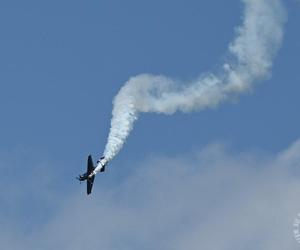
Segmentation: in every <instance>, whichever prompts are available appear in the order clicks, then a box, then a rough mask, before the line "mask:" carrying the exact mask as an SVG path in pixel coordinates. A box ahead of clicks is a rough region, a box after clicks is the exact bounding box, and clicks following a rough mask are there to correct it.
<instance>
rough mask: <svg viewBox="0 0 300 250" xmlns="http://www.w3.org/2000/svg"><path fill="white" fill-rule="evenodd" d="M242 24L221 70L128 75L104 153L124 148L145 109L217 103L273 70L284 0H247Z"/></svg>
mask: <svg viewBox="0 0 300 250" xmlns="http://www.w3.org/2000/svg"><path fill="white" fill-rule="evenodd" d="M243 2H244V4H245V11H244V16H243V24H242V25H241V26H240V27H238V28H237V29H236V37H235V39H234V41H233V42H232V43H231V44H230V45H229V52H230V54H231V55H232V57H233V58H232V60H230V61H229V62H226V63H225V64H224V65H223V69H222V73H220V74H218V75H216V74H212V73H211V74H208V75H206V76H202V77H199V78H198V79H197V80H195V81H193V82H190V83H179V82H177V81H175V80H173V79H171V78H168V77H165V76H155V75H150V74H142V75H138V76H135V77H132V78H130V79H129V80H128V81H127V82H126V83H125V84H124V86H123V87H122V88H121V90H120V91H119V93H118V94H117V96H116V97H115V99H114V103H113V104H114V107H113V112H112V120H111V129H110V133H109V136H108V142H107V145H106V147H105V151H104V155H105V157H106V160H107V161H109V160H111V159H112V158H113V157H114V156H115V155H116V154H117V153H118V152H119V150H120V149H121V148H122V146H123V144H124V142H125V140H126V138H127V137H128V135H129V134H130V132H131V130H132V128H133V124H134V122H135V120H137V118H138V115H139V113H141V112H155V113H163V114H169V115H170V114H173V113H174V112H176V111H182V112H191V111H198V110H202V109H204V108H208V107H213V106H216V105H218V104H220V103H221V102H223V101H225V100H227V99H229V98H232V97H233V96H236V95H238V94H241V93H243V92H246V91H248V90H249V89H250V87H251V85H252V84H253V82H254V81H257V80H262V79H264V78H266V77H268V76H269V74H270V70H271V67H272V60H273V57H274V55H275V54H276V52H277V50H278V48H279V47H280V45H281V41H282V36H283V25H284V22H285V12H284V9H283V7H282V5H281V1H280V0H243Z"/></svg>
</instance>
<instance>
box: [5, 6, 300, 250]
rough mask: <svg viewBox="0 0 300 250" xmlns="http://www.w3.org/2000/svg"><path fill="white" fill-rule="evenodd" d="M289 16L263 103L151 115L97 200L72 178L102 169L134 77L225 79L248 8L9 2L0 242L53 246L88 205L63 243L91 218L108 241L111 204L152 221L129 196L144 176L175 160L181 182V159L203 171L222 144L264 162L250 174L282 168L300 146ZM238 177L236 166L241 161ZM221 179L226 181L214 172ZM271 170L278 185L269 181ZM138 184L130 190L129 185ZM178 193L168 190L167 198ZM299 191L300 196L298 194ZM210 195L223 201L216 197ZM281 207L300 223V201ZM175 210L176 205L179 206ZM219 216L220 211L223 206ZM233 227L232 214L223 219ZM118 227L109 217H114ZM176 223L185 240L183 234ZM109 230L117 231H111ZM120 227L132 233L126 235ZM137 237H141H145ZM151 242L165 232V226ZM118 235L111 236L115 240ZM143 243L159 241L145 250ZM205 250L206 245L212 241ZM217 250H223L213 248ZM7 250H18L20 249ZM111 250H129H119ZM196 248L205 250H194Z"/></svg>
mask: <svg viewBox="0 0 300 250" xmlns="http://www.w3.org/2000/svg"><path fill="white" fill-rule="evenodd" d="M284 4H285V7H286V8H287V12H288V22H287V24H286V27H285V35H284V41H283V44H282V47H281V49H280V51H279V53H278V55H277V56H276V59H275V62H274V67H273V70H272V76H271V78H270V79H268V80H266V81H263V82H262V83H260V84H258V85H257V86H256V87H255V89H254V91H253V92H252V93H250V94H245V95H242V96H241V97H240V98H239V100H238V101H237V102H229V103H225V104H223V105H221V106H219V107H218V108H216V109H208V110H205V111H202V112H196V113H190V114H180V113H178V114H175V115H173V116H163V115H157V114H142V115H141V118H140V119H139V121H138V122H137V123H136V126H135V129H134V131H133V132H132V134H131V135H130V137H129V139H128V141H127V143H126V145H125V147H124V148H123V149H122V151H121V152H120V154H119V155H118V156H117V157H116V158H115V159H114V161H113V162H111V163H110V165H109V171H108V172H107V174H106V175H105V176H101V177H100V176H99V177H98V176H97V179H96V182H95V192H94V194H93V196H92V197H91V198H89V199H87V198H86V197H84V187H83V186H82V185H81V186H79V185H78V183H77V182H75V179H74V178H75V176H76V175H77V174H78V173H80V172H82V171H83V170H84V169H85V164H86V157H87V155H88V154H90V153H92V154H93V155H94V156H95V157H99V156H101V154H102V151H103V148H104V146H105V143H106V139H107V136H108V132H109V127H110V118H111V110H112V99H113V97H114V96H115V95H116V94H117V92H118V90H119V89H120V88H121V86H122V85H123V83H124V82H126V81H127V79H128V78H129V77H130V76H134V75H137V74H140V73H153V74H164V75H167V76H171V77H174V78H178V79H183V80H190V79H193V78H195V77H197V76H198V75H199V74H200V73H203V72H207V71H211V70H213V71H214V70H217V69H218V67H219V66H220V65H221V64H222V62H223V61H224V58H226V56H227V54H226V53H227V47H228V44H229V42H230V41H231V40H232V38H233V36H234V27H236V26H238V25H239V24H240V23H241V15H242V7H243V5H242V4H241V2H240V1H237V0H228V1H226V2H225V1H223V2H221V3H220V1H216V0H212V1H194V0H189V1H182V0H175V1H174V0H172V1H171V0H165V1H157V0H153V1H144V0H142V1H141V0H139V1H138V0H129V1H120V0H119V1H116V0H113V1H106V0H102V1H86V2H84V1H64V0H63V1H51V2H47V3H46V2H43V1H2V2H1V3H0V31H1V39H0V45H1V46H0V82H1V85H0V86H1V92H0V112H1V115H2V119H1V130H0V138H1V142H0V156H1V162H0V166H1V170H2V173H4V174H2V177H1V184H0V185H1V192H0V201H1V203H2V204H3V206H1V209H0V224H2V225H5V227H6V228H7V229H6V232H5V234H4V233H3V232H2V233H3V234H2V235H4V236H2V240H3V241H5V242H7V244H10V243H11V238H12V239H13V238H14V237H15V236H17V237H16V238H17V240H16V242H17V243H16V249H17V248H18V244H20V245H22V244H21V242H23V240H24V239H25V238H29V239H30V238H31V237H33V238H34V236H41V235H40V233H41V232H37V228H39V227H42V228H43V230H42V231H45V232H48V231H49V232H52V233H53V229H52V228H51V227H54V226H58V225H59V223H58V222H57V221H58V220H59V218H61V217H63V215H64V214H65V211H66V209H69V208H70V207H72V206H79V208H77V210H76V211H77V212H72V213H71V215H69V216H67V217H68V219H67V220H66V221H65V225H64V226H62V228H64V230H65V231H62V233H61V234H60V235H61V237H62V239H61V241H63V242H64V243H63V244H62V245H64V246H65V249H69V248H70V249H72V248H71V245H68V244H67V242H69V241H70V240H71V238H72V237H70V236H69V233H67V231H69V230H70V227H71V226H72V223H71V221H73V220H74V221H76V220H78V221H84V218H85V215H86V213H88V212H91V213H94V215H88V218H89V219H91V220H94V219H95V220H96V221H98V220H99V223H95V225H94V227H93V230H95V231H96V232H97V230H99V232H100V231H101V230H102V228H101V224H100V222H101V219H103V217H102V215H101V214H98V213H97V209H98V208H99V206H100V205H99V204H101V201H103V199H104V203H105V204H107V208H110V210H112V211H115V210H116V211H119V210H122V209H124V207H123V206H125V207H127V208H128V207H129V208H128V209H129V210H127V212H128V214H129V215H128V216H129V218H130V216H132V214H131V213H132V211H142V212H144V213H145V215H147V214H148V213H149V211H148V209H143V208H139V207H138V205H137V204H138V203H139V202H141V204H143V205H144V206H145V207H146V206H148V205H149V204H148V203H147V202H145V201H144V199H145V197H143V196H142V195H140V194H136V193H135V192H133V194H134V195H133V196H132V197H131V196H130V195H129V194H127V193H126V192H124V191H123V190H126V191H128V192H132V190H131V189H133V190H136V189H139V185H141V182H140V181H139V178H138V176H139V173H136V171H137V169H145V171H149V170H147V169H148V168H150V169H151V168H152V166H151V164H150V163H153V162H155V161H158V162H157V165H158V166H161V167H163V164H162V163H163V162H164V161H166V162H167V164H166V165H167V167H166V168H167V169H168V170H170V171H172V170H171V169H172V168H170V167H169V165H170V164H173V162H172V158H175V159H179V161H180V159H181V161H182V162H184V163H189V160H187V159H186V158H188V159H189V158H193V157H194V158H197V157H196V156H195V155H198V154H201V153H199V152H202V154H206V153H203V152H207V151H206V149H207V148H210V146H208V145H211V144H215V143H216V144H218V145H219V144H220V145H223V146H224V145H227V146H225V147H229V149H228V151H229V152H227V151H226V150H225V153H224V155H223V156H222V157H223V158H224V159H228V158H231V157H233V158H236V157H239V154H240V152H248V153H249V152H251V154H255V156H252V157H253V158H254V159H255V161H254V162H258V163H257V166H256V165H255V164H253V165H251V164H250V165H251V168H250V169H251V170H249V171H250V172H251V174H252V172H253V171H254V170H253V169H257V168H258V167H259V166H260V165H263V164H262V163H263V162H264V161H265V158H271V159H272V160H273V161H276V159H277V157H278V155H277V154H279V155H280V154H281V153H280V152H282V151H284V150H287V148H290V147H291V145H292V144H293V143H294V142H295V141H297V139H298V138H299V127H300V118H299V111H298V107H299V105H300V99H299V98H298V93H299V90H300V89H299V84H298V83H299V80H300V79H299V74H298V68H299V63H298V55H299V53H300V43H299V32H298V29H299V28H298V26H299V23H300V15H299V11H300V4H299V2H297V1H292V0H290V1H285V2H284ZM223 146H221V147H223ZM217 152H219V150H217ZM221 152H223V151H222V150H221ZM248 153H247V154H248ZM261 155H263V156H261ZM200 158H201V157H200ZM207 158H209V159H210V155H209V154H208V155H207V157H206V158H205V157H204V159H205V160H200V162H198V160H197V161H196V162H197V163H199V169H198V170H197V171H200V172H201V171H202V170H201V169H202V168H204V165H205V164H203V162H204V163H210V160H207ZM223 158H222V159H223ZM153 159H154V160H153ZM166 159H167V160H166ZM197 159H198V158H197ZM247 159H248V158H247ZM289 161H290V158H289ZM220 162H221V161H220ZM174 164H175V163H174ZM293 164H294V163H293ZM190 165H191V167H190V168H189V167H188V166H185V168H184V169H185V171H187V172H188V174H187V176H188V177H190V176H192V174H191V172H193V168H195V167H196V165H197V164H196V163H195V164H192V163H191V164H190ZM226 165H228V166H230V164H226ZM234 165H235V166H238V165H239V164H237V163H236V162H235V164H234ZM241 165H243V164H241ZM246 165H247V164H246ZM271 165H272V164H271ZM275 165H276V164H275ZM279 165H283V166H284V165H285V164H283V163H280V164H279ZM146 166H147V167H148V168H147V167H146ZM247 167H248V165H247V166H245V169H247ZM241 168H243V166H241ZM154 169H156V173H157V176H154V177H153V176H152V175H151V174H150V177H149V176H148V175H147V176H146V180H148V179H150V180H151V181H150V183H151V185H155V183H158V186H160V184H161V182H163V180H162V179H163V177H164V176H165V173H164V171H163V170H161V171H162V172H161V171H160V170H157V168H154ZM203 171H204V170H203ZM211 171H212V172H211V173H214V174H216V175H217V176H222V175H220V172H219V171H217V170H215V171H216V172H214V170H211ZM230 171H232V172H233V173H235V171H236V170H235V169H234V170H232V168H230V169H228V172H230ZM245 171H246V170H245ZM268 171H269V172H270V174H271V175H272V176H273V172H272V170H268ZM150 172H151V171H150ZM221 172H222V171H221ZM224 172H225V173H226V171H224ZM242 172H243V171H242ZM246 172H247V171H246ZM287 172H288V174H287V175H291V176H293V174H295V173H294V172H293V171H291V172H290V171H287ZM230 173H231V172H230ZM251 174H250V175H251ZM253 175H255V174H253ZM295 175H297V174H295ZM160 176H162V177H161V178H160ZM179 176H180V172H179V173H178V172H177V171H176V174H175V177H174V181H177V178H179ZM226 176H227V175H226V174H225V177H224V178H225V179H226ZM237 176H244V174H241V175H238V174H237ZM153 178H154V179H153ZM156 178H158V181H157V180H156ZM220 178H221V177H220ZM228 178H229V177H228ZM255 178H256V177H254V179H255ZM274 178H275V179H276V178H278V177H277V176H275V177H274ZM282 178H283V177H282ZM291 178H294V177H291ZM279 179H280V178H279ZM283 179H284V178H283ZM200 180H201V181H202V180H203V179H202V177H199V181H200ZM210 180H212V182H211V184H209V183H208V184H207V185H206V186H205V188H208V189H209V188H210V187H211V186H210V185H213V184H214V183H215V182H214V181H213V178H211V179H210ZM228 180H229V181H230V178H229V179H228ZM276 180H277V179H276ZM286 180H290V179H289V178H287V179H284V181H286ZM284 181H282V182H283V183H285V182H284ZM128 182H130V185H129V186H128V185H127V184H126V183H128ZM195 182H197V181H195ZM120 183H121V184H120ZM124 183H125V184H124ZM153 183H154V184H153ZM171 183H172V182H171V181H168V182H167V184H168V185H171ZM122 185H123V186H122ZM134 185H136V186H134ZM168 185H166V186H164V185H163V186H162V188H163V189H164V190H167V191H165V192H163V194H165V195H171V194H172V193H169V192H172V190H169V186H168ZM239 185H240V184H239V183H238V184H235V186H234V187H235V188H237V189H238V188H239V187H240V186H239ZM241 185H242V184H241ZM261 185H262V186H263V184H261ZM270 185H271V186H272V184H270ZM295 185H296V184H295ZM297 185H299V184H297ZM297 185H296V186H297ZM124 186H125V188H124V189H122V187H124ZM216 186H217V187H220V188H222V186H219V185H217V184H216ZM242 187H244V186H242ZM280 187H281V186H280ZM282 187H284V185H282ZM197 188H201V187H200V186H199V187H197ZM276 188H278V187H275V190H276ZM241 189H242V190H244V189H243V188H241ZM245 189H246V191H247V188H246V187H245ZM103 190H104V191H107V193H108V194H107V193H105V192H104V191H103ZM110 190H112V191H110ZM141 190H146V191H145V192H147V190H148V189H147V188H146V187H144V186H143V187H142V188H141ZM168 190H169V191H168ZM188 190H193V188H192V187H190V188H188ZM293 190H294V189H293V188H292V187H291V188H289V189H288V192H293ZM136 192H137V191H136ZM149 192H150V194H149V195H153V196H154V198H153V200H154V201H155V202H159V201H157V199H158V198H155V197H156V195H159V192H158V191H156V189H155V191H153V193H151V191H149ZM266 193H267V191H266ZM182 194H183V195H184V194H185V193H184V192H183V193H182ZM200 194H201V192H200ZM209 194H211V195H220V196H221V195H222V193H218V192H216V193H214V192H212V193H209ZM258 194H259V193H256V194H255V195H253V199H254V201H262V200H263V198H262V197H258ZM110 195H111V196H110ZM194 195H196V191H195V193H194V194H193V195H192V196H194ZM231 195H232V197H236V196H234V194H231ZM256 195H257V199H255V197H256ZM291 195H292V194H291ZM102 196H105V197H106V198H102ZM107 197H108V198H107ZM122 197H123V198H124V197H126V198H128V199H129V200H130V201H131V202H132V204H133V205H128V204H127V202H124V201H123V202H124V205H122V204H119V203H118V201H116V200H117V199H116V198H120V199H121V200H122ZM146 197H147V196H146ZM237 197H240V196H239V195H237ZM192 198H193V199H194V197H192ZM192 198H191V199H192ZM199 199H202V201H203V202H204V203H205V202H208V201H209V200H210V199H212V198H211V197H210V196H209V195H207V196H206V195H205V197H203V198H199ZM158 200H159V199H158ZM110 201H112V202H110ZM280 201H282V200H280ZM284 201H285V202H291V203H292V204H293V206H294V207H293V208H294V209H293V208H290V210H291V211H293V212H294V213H291V214H289V213H288V212H287V213H286V214H287V215H289V216H291V217H293V216H296V215H297V212H300V204H299V203H297V202H298V201H294V200H293V199H291V200H284ZM292 201H293V202H294V203H293V202H292ZM81 202H82V203H84V204H81ZM173 202H174V200H172V201H170V204H173ZM185 202H187V203H188V201H185ZM224 202H225V201H224ZM218 204H219V203H218ZM222 204H223V203H221V202H220V204H219V205H220V206H222ZM233 204H235V203H234V202H233ZM197 205H199V206H200V204H198V203H197ZM149 206H150V205H149ZM166 206H167V205H166ZM208 207H209V206H208ZM250 207H251V206H250ZM130 208H132V209H130ZM99 209H100V208H99ZM101 209H104V208H103V207H101ZM114 209H115V210H114ZM139 209H140V210H139ZM297 209H298V210H299V211H297ZM267 210H268V209H267V208H266V211H267ZM290 210H288V211H290ZM176 211H177V210H176ZM188 211H189V207H188V206H187V207H185V206H183V207H182V208H180V212H178V213H179V214H180V215H181V214H185V213H188ZM201 211H202V210H201ZM176 213H177V212H175V214H176ZM116 214H117V215H118V216H120V217H121V218H119V219H120V220H124V221H126V220H127V219H128V218H127V217H126V214H124V217H123V216H122V214H120V213H119V212H116ZM151 214H152V213H151ZM152 215H153V214H152ZM210 215H211V216H213V214H210ZM229 215H231V214H230V213H229V214H228V213H224V216H229ZM72 216H74V217H72ZM153 216H154V215H153ZM163 216H164V214H163ZM231 216H234V215H231ZM113 217H114V213H113V212H112V213H111V214H110V215H109V216H108V218H113ZM175 217H176V216H175ZM126 218H127V219H126ZM171 218H173V217H171ZM6 220H8V222H7V221H6ZM206 220H207V221H206V225H209V218H206ZM62 221H63V220H62ZM147 221H148V220H146V222H145V223H148V222H147ZM149 223H150V222H149ZM174 223H175V224H174V227H176V225H177V224H176V223H177V222H176V221H175V222H174ZM226 223H229V222H228V221H224V222H223V224H222V225H223V226H224V227H225V226H226V225H227V224H226ZM166 224H167V222H166ZM105 225H109V222H106V224H105ZM122 225H124V230H125V231H126V225H127V224H126V222H124V224H122ZM164 225H165V224H164ZM164 225H161V227H160V228H163V229H162V230H165V231H167V232H171V229H168V228H166V229H164V228H165V227H164ZM76 226H78V227H80V226H79V225H76ZM98 227H99V228H98ZM133 227H135V228H137V227H139V225H137V224H134V226H133ZM187 227H188V226H187ZM254 227H255V226H254ZM151 228H152V227H151ZM193 229H194V228H193ZM51 230H52V231H51ZM82 230H83V231H84V230H88V225H87V224H86V223H83V226H82ZM152 230H153V231H155V230H156V228H155V226H153V228H152ZM117 231H118V235H119V237H121V238H122V239H123V241H124V242H123V241H122V246H123V249H124V248H125V249H127V248H128V249H129V248H130V247H131V248H130V249H136V248H138V247H139V246H140V245H143V239H144V238H143V236H142V235H141V236H140V237H141V238H140V240H138V241H136V242H135V241H134V239H133V238H132V237H131V236H129V235H128V232H127V233H126V234H124V235H123V237H122V232H123V231H122V230H117ZM195 231H196V230H195ZM108 232H109V233H111V234H114V232H115V230H113V229H110V230H108ZM132 232H135V230H133V231H132ZM64 233H66V237H65V238H66V240H65V241H64V240H63V238H64V237H63V235H64ZM76 233H78V236H76V237H79V238H80V234H81V233H82V232H81V231H80V230H78V232H76ZM146 234H147V233H146V232H145V235H146ZM28 235H30V237H27V236H28ZM46 235H48V233H44V234H43V236H42V238H43V237H45V238H47V237H46ZM83 235H84V236H83V237H82V239H83V241H80V240H77V241H76V242H77V243H78V244H79V245H81V244H83V242H84V240H86V239H85V234H83ZM170 235H172V234H171V233H170ZM69 237H70V238H69ZM106 237H108V238H109V237H110V235H108V236H106ZM144 237H145V238H147V237H146V236H144ZM241 238H242V237H241ZM111 239H112V238H111ZM147 239H148V238H147ZM149 239H151V237H150V238H149ZM44 241H45V242H47V244H48V245H47V246H48V247H49V246H51V244H50V243H49V242H48V240H46V239H45V240H44ZM145 242H148V241H147V240H146V239H145ZM158 242H159V243H161V245H159V243H157V244H158V245H155V247H156V248H157V247H158V248H159V249H163V248H165V249H172V245H173V244H172V237H171V236H170V238H169V240H168V243H166V244H165V243H164V241H158ZM42 243H43V242H40V244H42ZM26 244H27V245H28V249H34V246H33V245H31V243H30V242H27V243H26ZM182 244H183V243H182ZM195 244H197V246H199V244H200V245H201V242H196V243H195ZM205 244H209V243H205ZM99 245H101V243H99ZM108 245H109V244H108ZM178 245H180V244H178ZM225 245H226V242H224V245H222V244H221V245H218V246H216V247H215V249H226V248H225ZM226 246H227V245H226ZM230 246H231V245H230ZM289 246H292V243H291V245H289ZM100 247H101V246H100ZM206 247H207V249H213V248H209V245H207V246H206ZM7 249H15V248H13V245H12V246H11V248H10V246H7ZM45 249H46V247H45ZM50 249H51V247H50ZM73 249H74V248H73ZM79 249H80V248H79ZM106 249H119V246H111V248H109V247H107V248H106ZM139 249H140V248H139ZM145 249H148V248H145ZM149 249H152V248H151V247H150V248H149ZM190 249H199V248H197V247H195V246H194V248H193V247H192V246H190ZM204 249H205V248H204ZM236 249H239V248H238V247H237V248H236ZM240 249H245V248H240ZM291 249H292V248H291Z"/></svg>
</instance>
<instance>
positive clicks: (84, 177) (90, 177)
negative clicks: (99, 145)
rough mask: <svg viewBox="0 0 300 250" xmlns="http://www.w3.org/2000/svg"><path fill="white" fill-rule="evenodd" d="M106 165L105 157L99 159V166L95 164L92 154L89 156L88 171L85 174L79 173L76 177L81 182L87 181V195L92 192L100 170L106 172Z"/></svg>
mask: <svg viewBox="0 0 300 250" xmlns="http://www.w3.org/2000/svg"><path fill="white" fill-rule="evenodd" d="M105 167H106V160H105V157H104V156H103V157H101V158H100V160H98V161H97V166H96V167H95V166H94V163H93V159H92V156H91V155H89V156H88V160H87V171H86V172H85V173H84V174H81V175H79V176H78V177H77V178H76V179H77V180H79V181H80V182H82V181H86V193H87V195H89V194H91V192H92V188H93V184H94V179H95V175H96V173H98V172H104V171H105Z"/></svg>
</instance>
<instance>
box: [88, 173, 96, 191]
mask: <svg viewBox="0 0 300 250" xmlns="http://www.w3.org/2000/svg"><path fill="white" fill-rule="evenodd" d="M94 179H95V175H94V176H93V177H91V178H88V179H87V180H86V193H87V194H88V195H89V194H90V193H91V192H92V188H93V184H94Z"/></svg>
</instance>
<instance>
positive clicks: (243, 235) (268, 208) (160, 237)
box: [0, 141, 300, 250]
mask: <svg viewBox="0 0 300 250" xmlns="http://www.w3.org/2000/svg"><path fill="white" fill-rule="evenodd" d="M299 160H300V141H297V142H296V143H294V144H293V145H292V146H291V147H289V148H288V149H286V150H284V151H282V152H280V153H278V154H275V155H274V154H263V153H241V152H231V151H230V149H227V148H226V147H224V146H223V145H221V144H214V145H210V146H207V147H206V148H204V149H202V150H201V151H199V152H197V153H195V154H191V155H188V156H184V157H182V156H179V157H175V158H166V157H159V158H155V159H149V160H147V161H146V162H144V163H136V166H135V167H136V168H135V169H136V170H135V172H133V173H132V174H131V175H130V177H129V178H125V179H124V180H123V181H122V182H121V183H119V184H117V185H116V186H114V187H113V188H104V189H102V190H101V189H100V188H97V186H98V187H99V184H97V183H96V188H95V192H94V194H93V196H91V197H85V196H84V195H83V194H82V193H76V194H73V195H71V196H68V197H63V198H62V199H60V202H61V205H60V206H58V207H57V208H54V207H52V208H51V209H52V210H53V213H54V215H53V216H52V217H51V219H50V220H47V221H45V222H44V223H42V225H41V226H40V227H39V230H36V229H35V230H31V228H32V227H33V225H34V224H35V223H36V221H35V219H33V220H32V225H30V224H28V225H27V226H28V232H24V231H22V230H20V228H24V225H22V224H21V223H20V221H18V218H14V217H11V218H7V219H5V218H3V216H2V215H1V218H0V220H1V222H2V223H1V224H2V225H1V229H0V241H1V244H2V247H3V249H24V250H27V249H66V250H68V249H72V250H76V249H106V250H112V249H114V250H115V249H122V250H124V249H125V250H126V249H131V250H135V249H139V250H140V249H185V250H193V249H197V250H198V249H213V250H225V249H226V250H227V249H235V250H239V249H243V250H244V249H251V250H252V249H263V250H277V249H278V250H282V249H287V250H289V249H291V250H292V249H297V247H300V245H299V246H298V243H297V242H296V241H295V240H294V238H293V220H294V218H295V217H296V216H297V214H298V213H299V212H300V200H299V197H300V181H299V180H300V170H299V169H300V168H299V165H300V163H299V162H300V161H299ZM98 183H99V182H98ZM8 185H12V184H8ZM32 185H34V184H32ZM33 192H34V190H33ZM32 195H36V194H35V193H33V194H32ZM37 195H44V194H37ZM7 198H10V199H13V198H14V197H7ZM2 199H3V197H2ZM52 199H53V196H49V197H48V202H51V200H52ZM29 200H30V198H29ZM55 202H57V201H55ZM19 209H22V207H19ZM11 225H13V226H11Z"/></svg>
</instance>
